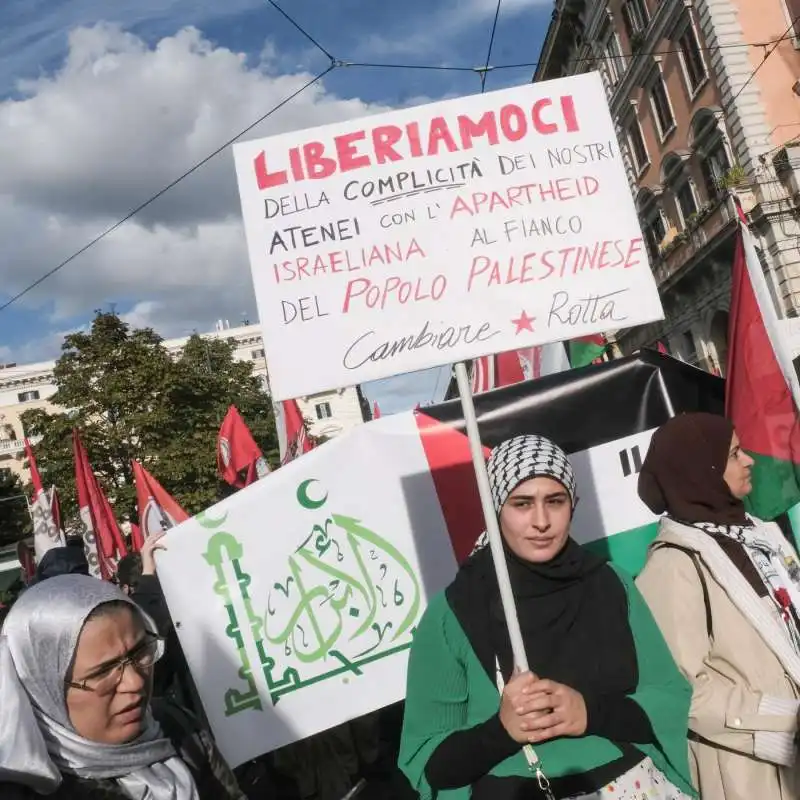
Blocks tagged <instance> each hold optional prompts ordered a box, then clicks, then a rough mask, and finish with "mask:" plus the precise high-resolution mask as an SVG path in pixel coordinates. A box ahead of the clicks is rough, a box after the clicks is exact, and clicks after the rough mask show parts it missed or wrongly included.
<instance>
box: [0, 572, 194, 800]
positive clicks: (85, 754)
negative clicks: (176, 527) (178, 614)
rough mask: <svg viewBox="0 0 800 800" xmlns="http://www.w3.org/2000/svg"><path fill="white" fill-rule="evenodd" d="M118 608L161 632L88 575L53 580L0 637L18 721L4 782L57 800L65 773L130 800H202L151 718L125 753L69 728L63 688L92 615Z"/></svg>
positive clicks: (7, 735)
mask: <svg viewBox="0 0 800 800" xmlns="http://www.w3.org/2000/svg"><path fill="white" fill-rule="evenodd" d="M115 601H122V602H125V603H129V604H130V605H131V606H132V607H133V608H134V609H136V610H137V611H138V612H139V613H140V614H141V616H142V619H144V620H145V625H146V626H147V627H148V628H149V630H150V631H151V632H154V631H155V627H154V626H153V623H152V621H151V620H149V618H148V617H147V616H146V615H145V614H143V613H142V612H141V611H140V609H139V608H138V606H136V605H135V604H134V603H133V602H131V601H130V600H129V599H128V598H127V597H126V595H124V594H123V593H122V592H121V591H120V590H119V589H117V588H116V587H115V586H112V585H111V584H110V583H106V582H104V581H100V580H98V579H97V578H90V577H88V576H86V575H61V576H59V577H55V578H50V579H49V580H47V581H44V582H43V583H40V584H37V585H36V586H33V587H31V588H30V589H28V591H26V592H25V593H24V594H23V595H22V596H21V597H20V598H19V599H18V600H17V602H16V603H15V604H14V606H13V607H12V609H11V611H10V612H9V614H8V617H7V618H6V621H5V624H4V625H3V631H2V636H0V709H3V711H4V712H5V709H6V708H16V709H18V713H19V715H20V716H19V717H18V719H19V722H18V723H17V724H14V725H4V726H0V780H10V781H12V782H14V783H21V784H24V785H28V786H32V787H33V788H35V789H36V790H37V791H39V792H40V793H44V794H52V793H53V792H54V791H55V790H56V789H57V788H58V786H59V784H60V783H61V773H67V774H71V775H77V776H78V777H81V778H90V779H96V780H103V779H111V780H116V782H117V783H118V785H119V786H120V788H121V789H122V790H123V791H124V792H125V794H126V795H127V796H128V797H130V798H131V799H132V800H198V794H197V788H196V787H195V783H194V779H193V778H192V775H191V773H190V772H189V769H188V767H187V766H186V765H185V764H184V763H183V761H181V759H180V758H179V757H178V755H177V754H176V752H175V748H174V747H173V745H172V742H170V740H169V739H167V738H166V737H165V736H164V734H163V733H162V732H161V728H160V726H159V725H158V723H157V722H156V721H155V720H154V719H153V717H152V715H150V713H149V712H148V715H147V719H146V724H145V728H144V730H143V731H142V733H141V734H140V735H139V737H138V738H137V739H135V740H133V741H132V742H126V743H125V744H119V745H110V744H100V743H97V742H91V741H89V740H87V739H84V738H83V737H82V736H79V735H78V733H77V732H76V731H75V729H74V728H73V726H72V723H71V722H70V720H69V713H68V711H67V705H66V698H65V694H64V684H65V681H66V680H67V677H68V673H69V670H70V668H71V665H72V660H73V657H74V655H75V648H76V647H77V644H78V637H79V636H80V634H81V631H82V630H83V626H84V623H85V622H86V619H87V618H88V617H89V615H90V614H91V613H92V611H94V610H95V609H96V608H97V607H98V606H100V605H103V604H104V603H111V602H115ZM3 716H5V713H4V714H3ZM0 721H2V717H0ZM20 727H21V728H22V730H20ZM8 766H10V767H11V769H10V770H7V769H6V767H8Z"/></svg>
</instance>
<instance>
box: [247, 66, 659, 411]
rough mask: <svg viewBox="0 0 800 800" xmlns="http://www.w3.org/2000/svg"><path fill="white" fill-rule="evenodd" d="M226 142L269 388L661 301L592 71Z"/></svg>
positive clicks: (355, 375) (602, 323)
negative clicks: (230, 150)
mask: <svg viewBox="0 0 800 800" xmlns="http://www.w3.org/2000/svg"><path fill="white" fill-rule="evenodd" d="M234 156H235V160H236V172H237V178H238V183H239V192H240V197H241V202H242V211H243V217H244V225H245V231H246V235H247V243H248V249H249V255H250V264H251V269H252V273H253V282H254V286H255V292H256V299H257V302H258V308H259V316H260V319H261V324H262V327H263V329H264V344H265V348H266V357H267V362H268V366H269V371H270V385H271V388H272V391H273V393H274V396H275V398H276V399H285V398H291V397H298V396H305V395H308V394H311V393H314V392H316V391H321V390H324V389H329V388H331V387H336V386H346V385H352V384H355V383H360V382H363V381H367V380H373V379H376V378H382V377H386V376H390V375H395V374H398V373H402V372H409V371H413V370H417V369H422V368H425V367H431V366H436V365H440V364H446V363H452V362H456V361H463V360H465V359H470V358H475V357H478V356H482V355H487V354H490V353H497V352H502V351H506V350H515V349H520V348H523V347H531V346H534V345H537V344H542V343H546V342H553V341H559V340H565V339H571V338H575V337H578V336H584V335H588V334H591V333H597V332H601V331H604V330H609V329H616V328H621V327H631V326H633V325H636V324H640V323H644V322H649V321H652V320H655V319H660V318H661V317H662V310H661V305H660V302H659V298H658V292H657V289H656V285H655V282H654V280H653V277H652V274H651V272H650V267H649V264H648V260H647V255H646V249H645V247H644V244H643V241H642V234H641V229H640V227H639V222H638V219H637V215H636V211H635V207H634V204H633V200H632V197H631V191H630V187H629V185H628V181H627V177H626V174H625V170H624V167H623V162H622V158H621V156H620V152H619V148H618V144H617V140H616V134H615V130H614V125H613V123H612V120H611V116H610V113H609V110H608V106H607V102H606V97H605V93H604V89H603V86H602V81H601V79H600V77H599V75H598V74H597V73H587V74H583V75H578V76H574V77H570V78H564V79H559V80H555V81H547V82H543V83H536V84H529V85H526V86H522V87H517V88H513V89H508V90H503V91H499V92H491V93H487V94H484V95H476V96H472V97H463V98H458V99H455V100H449V101H446V102H441V103H435V104H431V105H427V106H421V107H417V108H411V109H405V110H402V111H395V112H391V113H387V114H382V115H377V116H373V117H368V118H366V119H362V120H358V121H350V122H344V123H337V124H334V125H328V126H324V127H321V128H317V129H314V130H309V131H296V132H293V133H290V134H284V135H281V136H275V137H270V138H267V139H261V140H256V141H250V142H244V143H241V144H237V145H235V146H234ZM298 365H305V366H304V368H302V369H301V368H298Z"/></svg>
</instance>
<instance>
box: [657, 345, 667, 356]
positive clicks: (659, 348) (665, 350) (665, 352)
mask: <svg viewBox="0 0 800 800" xmlns="http://www.w3.org/2000/svg"><path fill="white" fill-rule="evenodd" d="M656 349H657V350H658V352H659V353H663V354H664V355H665V356H666V355H669V353H668V352H667V348H666V347H664V343H663V342H656Z"/></svg>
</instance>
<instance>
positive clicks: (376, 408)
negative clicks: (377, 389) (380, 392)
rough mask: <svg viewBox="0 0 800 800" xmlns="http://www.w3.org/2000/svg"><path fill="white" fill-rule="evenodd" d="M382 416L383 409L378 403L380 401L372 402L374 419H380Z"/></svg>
mask: <svg viewBox="0 0 800 800" xmlns="http://www.w3.org/2000/svg"><path fill="white" fill-rule="evenodd" d="M380 418H381V409H380V406H379V405H378V401H377V400H376V401H375V402H374V403H373V404H372V419H380Z"/></svg>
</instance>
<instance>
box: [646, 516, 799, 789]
mask: <svg viewBox="0 0 800 800" xmlns="http://www.w3.org/2000/svg"><path fill="white" fill-rule="evenodd" d="M760 533H761V534H762V535H766V536H768V537H769V538H771V539H773V540H775V541H780V540H781V538H782V535H781V533H780V530H779V529H778V527H777V526H776V525H774V524H762V525H761V526H760ZM783 541H785V540H783ZM664 543H671V544H674V545H679V546H681V547H684V548H688V549H690V550H691V551H693V552H694V553H696V554H697V556H698V559H699V566H700V569H701V570H702V573H703V575H704V576H705V579H706V586H707V591H708V601H709V604H710V609H711V616H712V620H713V624H712V637H711V638H709V636H708V629H707V621H706V605H705V602H704V595H703V586H702V583H701V581H700V578H699V575H698V572H697V567H696V566H695V563H694V560H693V558H692V557H691V556H690V555H689V554H687V553H685V552H682V551H680V550H675V549H673V548H668V547H663V546H660V545H663V544H664ZM637 585H638V587H639V589H640V590H641V592H642V594H643V595H644V597H645V599H646V600H647V602H648V604H649V606H650V608H651V610H652V612H653V615H654V616H655V618H656V621H657V622H658V624H659V626H660V627H661V630H662V632H663V634H664V637H665V638H666V640H667V643H668V644H669V646H670V649H671V650H672V654H673V656H674V657H675V660H676V661H677V663H678V666H679V667H680V668H681V670H682V671H683V672H684V674H685V675H686V677H687V678H688V679H689V681H690V682H691V683H692V686H693V687H694V695H693V698H692V706H691V711H690V718H689V727H690V730H691V731H692V739H693V741H692V742H691V743H690V751H691V754H690V761H691V765H692V770H693V773H694V775H693V777H694V779H695V785H696V786H697V788H698V789H699V791H700V795H701V797H702V798H703V800H800V777H798V770H799V769H800V765H798V766H795V755H796V746H795V735H796V733H797V712H798V707H800V703H798V700H797V698H798V697H800V691H798V687H799V686H800V657H798V655H797V653H795V651H794V650H793V649H792V647H791V644H790V642H789V638H788V636H787V635H786V633H785V630H784V628H783V623H782V622H781V620H780V617H779V615H778V612H777V609H776V608H774V606H771V605H770V603H769V601H768V600H766V599H764V598H759V597H758V595H757V594H756V593H755V591H754V590H753V588H752V587H751V586H750V584H749V583H748V582H747V581H746V580H745V578H744V577H743V576H742V574H741V572H740V571H739V570H738V569H737V568H736V567H735V566H734V564H733V563H732V562H731V561H730V559H729V558H728V557H727V556H726V555H725V553H724V552H723V550H722V549H721V548H720V547H719V545H717V544H716V542H715V541H714V539H713V538H712V537H710V536H708V535H707V534H705V533H703V532H702V531H700V530H698V529H696V528H693V527H689V526H685V525H680V524H678V523H676V522H673V521H672V520H669V519H666V518H665V519H663V520H662V522H661V528H660V532H659V535H658V537H657V538H656V540H655V542H653V544H652V545H651V547H650V551H649V554H648V559H647V564H646V566H645V568H644V570H643V572H642V574H641V575H640V576H639V578H638V580H637ZM698 740H699V741H698Z"/></svg>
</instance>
